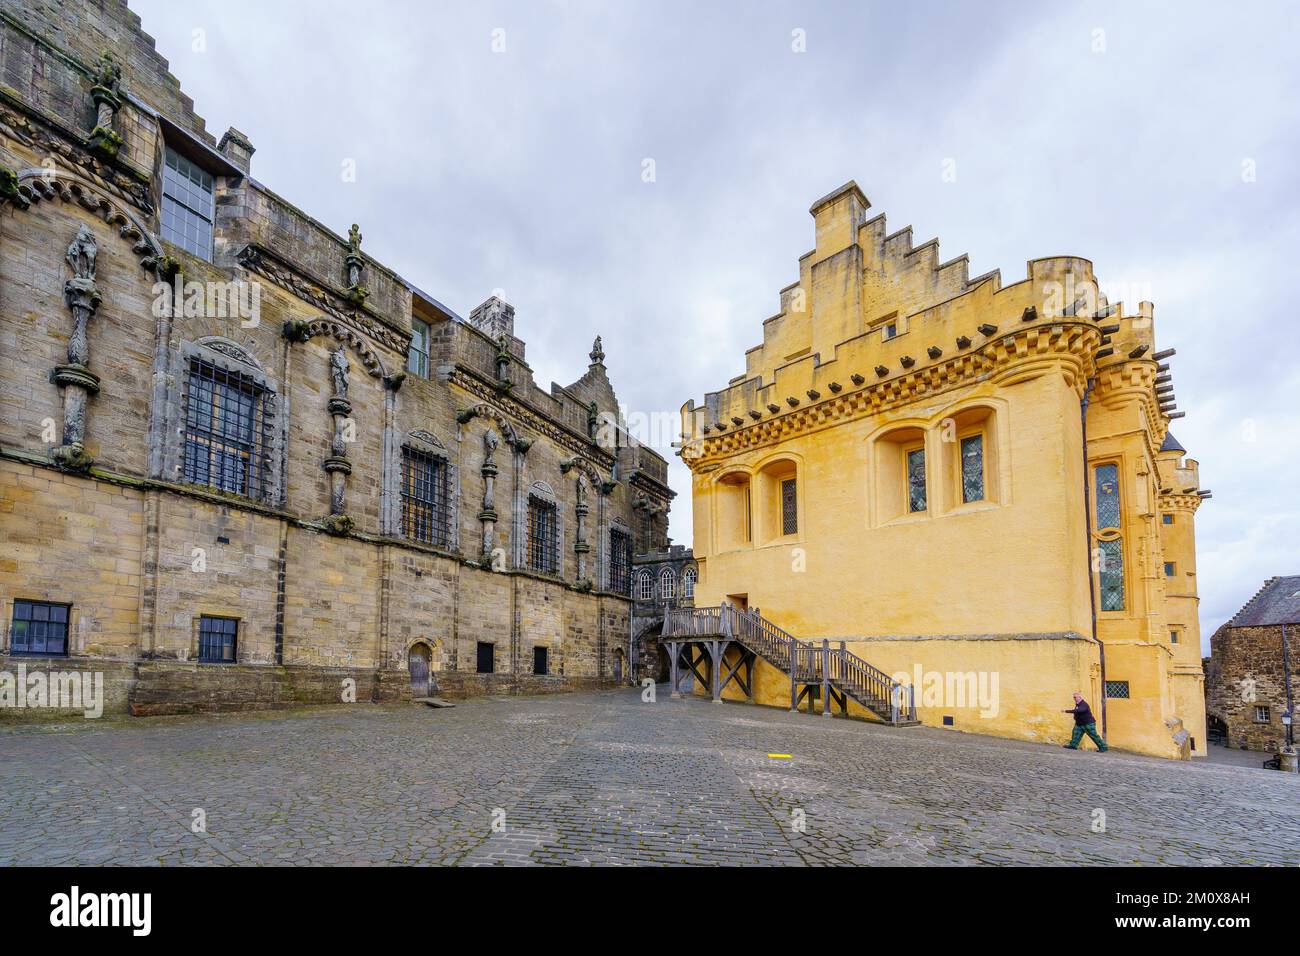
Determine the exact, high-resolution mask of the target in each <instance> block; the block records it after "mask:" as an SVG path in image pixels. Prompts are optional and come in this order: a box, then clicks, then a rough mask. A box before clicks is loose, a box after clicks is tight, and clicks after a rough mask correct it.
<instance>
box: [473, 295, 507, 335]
mask: <svg viewBox="0 0 1300 956" xmlns="http://www.w3.org/2000/svg"><path fill="white" fill-rule="evenodd" d="M469 324H470V325H472V326H474V328H476V329H478V330H479V331H480V332H485V333H487V335H489V336H490V337H491V338H492V340H493V341H494V342H495V341H496V340H497V339H500V338H501V336H503V335H504V336H505V337H506V338H507V339H510V340H512V341H513V339H514V337H515V307H514V306H513V305H511V304H510V303H508V302H504V301H502V300H501V299H498V298H497V297H496V296H492V297H491V298H490V299H488V300H487V301H486V302H484V303H483V304H482V305H480V306H476V307H475V309H474V311H473V312H471V313H470V314H469Z"/></svg>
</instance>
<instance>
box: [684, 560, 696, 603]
mask: <svg viewBox="0 0 1300 956" xmlns="http://www.w3.org/2000/svg"><path fill="white" fill-rule="evenodd" d="M682 597H684V598H686V600H688V601H693V600H695V569H694V568H687V569H686V570H685V571H683V572H682Z"/></svg>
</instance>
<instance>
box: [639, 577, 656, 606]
mask: <svg viewBox="0 0 1300 956" xmlns="http://www.w3.org/2000/svg"><path fill="white" fill-rule="evenodd" d="M654 596H655V585H654V578H652V577H650V572H649V571H642V572H640V573H639V574H637V576H636V599H637V600H638V601H653V600H654Z"/></svg>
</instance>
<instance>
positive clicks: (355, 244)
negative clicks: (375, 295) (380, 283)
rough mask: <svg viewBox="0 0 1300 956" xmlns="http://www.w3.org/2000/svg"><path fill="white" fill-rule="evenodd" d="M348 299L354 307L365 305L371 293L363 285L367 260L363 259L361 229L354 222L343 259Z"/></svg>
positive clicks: (349, 232)
mask: <svg viewBox="0 0 1300 956" xmlns="http://www.w3.org/2000/svg"><path fill="white" fill-rule="evenodd" d="M343 263H344V273H345V275H346V280H345V283H346V285H347V298H348V301H349V302H351V303H352V304H353V305H357V306H359V305H363V304H364V303H365V301H366V296H368V295H369V294H370V293H369V292H367V291H366V288H365V286H364V285H362V282H361V280H362V277H363V274H364V272H365V264H366V263H365V260H364V259H362V258H361V229H360V227H358V226H357V224H356V223H355V222H354V223H353V224H352V228H351V229H349V230H348V251H347V255H346V256H344V258H343Z"/></svg>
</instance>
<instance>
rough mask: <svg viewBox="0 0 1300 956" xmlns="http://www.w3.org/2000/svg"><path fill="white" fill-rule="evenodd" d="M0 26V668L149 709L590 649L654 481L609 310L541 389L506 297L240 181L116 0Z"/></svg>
mask: <svg viewBox="0 0 1300 956" xmlns="http://www.w3.org/2000/svg"><path fill="white" fill-rule="evenodd" d="M56 13H57V16H58V18H61V19H60V22H64V21H67V19H68V18H71V21H72V22H77V21H78V18H81V19H82V20H84V21H85V22H90V21H94V22H95V24H96V26H95V30H96V31H97V33H98V34H102V35H103V38H104V40H105V41H106V42H105V43H104V44H102V45H95V47H94V52H93V53H91V52H88V50H89V49H90V48H83V44H81V40H83V39H84V36H82V34H80V33H76V34H75V36H74V31H68V32H66V33H65V32H63V31H62V30H54V29H53V28H52V27H51V24H52V23H53V22H54V19H52V18H54V17H55V14H56ZM92 14H93V15H92ZM0 31H2V33H3V36H0V43H3V46H4V49H5V50H6V51H7V52H10V53H11V54H12V55H11V56H10V57H9V59H8V60H7V65H8V69H9V70H10V72H9V73H7V74H6V75H7V80H6V82H7V83H8V84H9V85H10V88H11V89H13V90H15V91H17V94H16V97H13V96H11V97H8V98H6V100H5V103H4V104H3V106H2V107H0V109H2V110H3V112H4V120H5V122H6V125H7V126H8V127H9V128H10V129H12V130H13V131H14V133H15V135H14V136H13V137H10V138H9V139H7V140H6V142H5V144H3V145H2V146H0V204H3V206H4V210H3V216H0V335H2V336H3V339H4V341H6V342H8V343H10V346H9V349H8V351H7V359H6V361H5V362H4V363H3V364H0V402H3V406H4V409H5V414H4V415H2V416H0V538H3V540H4V541H5V542H6V553H5V554H4V555H2V556H0V612H2V613H3V614H4V629H3V638H0V670H7V669H9V668H10V665H11V664H13V662H15V661H18V662H21V663H23V664H24V666H27V665H29V664H30V666H32V667H38V668H39V667H49V668H58V667H62V668H71V669H76V668H82V667H91V668H103V669H105V670H109V671H111V672H112V673H113V675H115V676H114V683H113V687H114V688H115V690H114V691H113V694H112V695H111V700H112V706H113V707H115V708H117V709H118V710H125V709H130V710H132V711H134V712H137V713H150V714H152V713H169V712H183V711H187V710H194V709H223V708H244V707H252V708H261V707H275V706H286V705H289V704H293V703H310V702H316V703H333V702H343V701H346V700H348V699H350V698H351V699H358V700H369V699H374V698H379V699H392V698H395V697H403V696H407V695H409V694H410V693H411V681H410V679H408V664H409V663H410V661H411V660H412V657H413V656H418V657H420V658H421V660H426V659H427V661H428V668H429V671H430V678H431V679H430V683H431V684H432V685H433V686H434V687H436V688H437V689H439V690H440V691H441V692H443V693H447V694H449V695H457V694H471V693H483V692H493V693H513V692H531V691H550V690H562V689H566V688H571V687H576V686H587V685H592V684H600V683H604V682H608V681H610V680H611V679H613V676H614V674H615V672H616V669H617V667H619V666H622V663H621V661H617V660H616V655H615V652H616V651H617V652H618V653H620V654H621V653H623V650H622V649H623V648H625V647H626V639H627V632H628V627H629V623H628V622H629V618H630V608H631V598H630V595H629V593H628V587H629V580H628V577H627V575H626V574H624V573H623V571H622V570H621V569H622V568H624V567H626V565H627V564H628V562H627V561H626V560H624V559H625V558H626V552H628V551H630V550H632V549H633V548H643V547H654V546H657V543H658V541H659V539H660V538H661V537H662V536H663V535H665V534H666V517H667V510H668V507H669V504H670V501H671V498H672V492H671V491H670V490H669V489H668V487H667V485H666V463H665V462H664V460H663V459H662V458H661V457H660V456H659V455H657V454H655V453H654V452H653V451H652V450H650V449H648V448H645V447H643V446H641V445H640V444H639V443H638V442H637V441H636V440H635V439H634V438H632V437H631V436H629V435H628V433H627V429H626V427H625V426H624V423H623V422H622V420H621V419H620V417H619V410H618V402H617V397H616V395H615V393H614V390H613V387H612V385H611V384H610V382H609V380H608V377H607V374H606V371H605V365H604V350H603V347H602V345H601V342H600V339H599V338H597V340H596V342H595V344H594V345H593V346H592V348H591V351H590V354H589V355H588V357H587V361H586V362H585V365H586V369H585V372H584V373H583V374H582V375H581V377H580V378H578V380H577V381H575V382H573V383H572V384H571V385H568V386H552V387H551V389H550V390H543V389H541V388H539V387H538V386H537V385H536V383H535V382H534V381H533V379H532V373H531V370H530V369H529V367H528V365H527V361H526V357H525V356H526V349H525V343H524V341H523V339H522V338H520V337H518V336H516V335H515V332H514V321H515V319H514V309H513V307H511V306H509V304H507V303H504V302H502V301H501V300H500V299H497V298H490V299H489V300H488V301H487V302H485V303H484V304H483V305H482V306H480V307H478V308H476V309H475V310H473V312H472V313H471V317H470V319H464V318H462V317H461V316H459V315H457V314H456V313H455V312H453V311H452V310H451V309H449V308H447V307H446V306H445V305H443V304H442V303H440V302H438V301H437V300H435V299H433V298H431V297H429V296H428V295H426V294H425V293H423V292H420V291H418V289H417V288H416V285H415V284H414V283H410V282H407V281H406V280H405V279H403V278H402V277H400V276H398V275H397V274H396V273H394V272H393V271H392V270H391V269H389V268H387V267H386V266H384V265H383V264H382V263H379V262H377V261H375V260H373V259H372V258H370V257H369V256H368V255H367V254H366V253H365V252H363V251H362V243H363V237H362V235H361V230H360V228H359V227H357V226H353V227H352V228H351V229H350V230H347V231H346V232H335V231H334V230H332V229H330V228H328V227H327V226H325V225H324V224H322V223H320V222H318V221H316V220H315V219H313V218H311V217H310V216H309V215H308V214H306V213H305V212H303V211H301V210H298V209H295V208H294V207H292V206H290V205H289V204H287V203H286V202H285V201H284V200H283V199H281V198H279V197H278V196H277V195H276V194H275V193H273V192H271V191H269V190H267V189H266V188H265V187H263V186H261V185H260V184H258V183H257V182H256V181H254V180H253V179H252V178H251V177H250V176H249V175H248V172H249V162H250V157H251V155H252V152H253V149H252V146H251V144H249V143H248V142H247V139H246V137H244V136H243V135H242V134H240V133H239V132H238V131H237V130H233V129H232V130H231V131H229V132H228V133H227V134H226V135H225V136H223V137H222V138H221V141H220V142H219V143H218V142H214V140H213V137H212V136H210V135H209V134H208V133H207V132H206V130H205V128H204V126H203V123H202V120H201V118H199V117H197V116H195V115H194V114H193V111H192V105H191V104H190V103H189V101H188V100H187V99H186V98H185V97H184V95H183V94H181V93H180V92H179V89H178V88H177V87H176V86H175V81H174V79H172V78H171V77H170V76H168V75H166V74H165V70H164V67H163V65H162V61H161V59H160V58H158V57H157V56H156V54H154V53H153V52H152V46H151V41H149V40H148V38H147V37H146V36H145V35H144V34H143V33H141V32H140V30H139V23H138V20H137V19H136V18H135V16H134V15H133V14H131V13H130V11H128V10H127V9H126V7H125V5H124V4H117V3H114V4H108V5H99V4H92V3H78V2H73V3H65V4H61V5H59V7H58V10H57V11H56V10H55V9H54V8H53V7H51V6H49V5H46V4H38V5H37V6H36V7H35V8H33V9H32V10H30V11H25V12H24V13H23V15H22V16H21V17H18V18H16V17H15V16H13V15H10V14H9V13H5V14H4V15H3V16H2V17H0ZM74 41H75V42H74ZM104 48H108V49H112V50H118V51H130V56H129V57H126V58H125V59H124V61H123V62H116V61H114V60H112V59H106V60H101V59H99V50H100V49H104ZM42 64H45V66H43V65H42ZM151 70H157V71H160V72H158V73H152V72H150V71H151ZM51 71H53V73H56V74H58V75H57V76H52V75H51ZM29 74H30V75H29ZM105 84H106V85H105ZM54 118H57V119H58V122H55V121H54ZM51 156H53V157H54V163H55V165H54V168H53V171H52V172H50V171H49V170H48V167H46V166H44V165H43V163H44V161H45V160H47V159H49V158H50V157H51ZM169 169H170V170H171V173H170V175H169V173H168V172H167V171H168V170H169ZM177 177H181V178H179V179H178V178H177ZM167 182H170V185H169V186H168V185H166V184H167ZM209 187H210V193H211V200H212V205H211V215H210V218H211V230H212V235H211V241H210V242H209V241H208V239H207V237H206V235H205V234H203V230H202V229H201V228H199V227H198V225H197V224H196V223H197V221H198V220H203V219H204V218H205V216H207V215H208V213H209V210H208V207H207V206H206V202H207V196H208V193H209ZM177 203H180V204H181V205H184V206H186V207H187V208H186V209H185V210H182V209H180V207H179V206H178V205H177ZM200 207H202V208H200ZM185 212H188V213H193V214H195V215H196V216H197V220H196V219H194V218H193V217H190V218H189V219H188V220H187V219H186V216H185V215H181V213H185ZM187 222H189V226H187V225H186V223H187ZM164 225H165V226H166V228H164ZM583 344H584V345H585V343H583ZM575 350H576V346H575ZM533 493H539V494H541V495H542V496H544V497H545V498H546V500H547V504H548V506H549V508H550V512H549V513H550V515H551V516H552V519H553V520H552V521H551V522H550V524H549V525H548V528H549V530H548V542H549V544H548V558H547V561H546V562H545V566H534V563H533V562H531V561H530V560H529V548H528V544H529V542H528V518H529V511H528V502H529V498H530V494H533ZM629 541H630V542H631V544H630V545H629V544H628V543H627V542H629ZM616 566H617V567H616ZM47 605H52V606H56V607H58V608H63V609H66V617H67V621H66V622H63V621H56V622H54V623H56V624H60V625H61V624H65V623H66V641H65V642H64V644H63V645H62V646H59V647H57V649H56V651H55V652H54V653H49V648H50V647H51V646H54V645H49V644H47V645H45V647H44V649H43V650H42V652H40V653H35V652H33V650H32V647H31V644H30V641H29V639H28V636H29V635H31V634H35V633H36V630H33V620H32V616H33V615H34V614H48V613H49V612H48V611H47V610H40V608H44V607H46V606H47ZM38 606H39V607H38ZM55 613H56V616H58V615H59V614H62V613H63V612H62V611H57V612H55ZM35 623H36V624H39V625H40V628H37V630H41V631H42V633H44V632H45V630H48V628H47V627H46V625H48V624H49V623H50V622H49V621H48V620H46V621H38V622H35ZM15 631H21V635H20V636H21V640H20V645H21V646H19V647H14V646H13V645H12V639H11V633H12V632H15ZM218 638H219V643H220V647H221V653H220V655H215V654H213V653H204V648H205V647H207V648H209V649H211V648H213V647H216V646H217V643H218ZM480 644H483V645H487V646H489V647H490V650H491V653H490V658H491V660H492V662H493V666H492V668H491V671H490V672H487V673H480V672H479V669H478V647H479V645H480ZM539 648H542V649H544V651H545V654H544V656H545V668H544V670H545V673H535V672H534V671H535V669H536V664H535V662H536V661H537V660H538V659H539V657H538V649H539ZM414 672H415V671H414V670H412V672H411V673H414ZM0 716H4V713H3V712H0Z"/></svg>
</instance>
